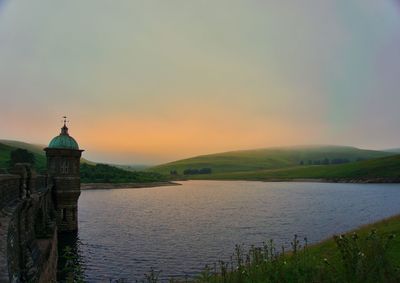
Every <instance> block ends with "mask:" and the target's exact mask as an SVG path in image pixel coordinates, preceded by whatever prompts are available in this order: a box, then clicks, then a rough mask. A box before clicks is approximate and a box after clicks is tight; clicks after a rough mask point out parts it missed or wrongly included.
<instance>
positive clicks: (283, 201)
mask: <svg viewBox="0 0 400 283" xmlns="http://www.w3.org/2000/svg"><path fill="white" fill-rule="evenodd" d="M182 184H183V185H182V186H171V187H157V188H143V189H114V190H88V191H82V194H81V196H80V199H79V215H78V216H79V233H78V235H77V238H78V239H77V246H76V247H77V252H78V255H79V258H80V260H81V262H82V266H83V268H84V270H85V280H86V281H87V282H109V279H113V280H115V279H118V278H125V279H126V280H127V282H132V281H133V282H134V281H135V280H136V279H137V280H141V279H143V277H144V273H148V272H149V271H150V268H154V269H155V270H161V271H162V273H161V275H160V277H161V278H163V279H166V278H170V277H179V278H185V276H188V277H193V276H195V275H196V274H198V273H199V272H200V271H201V270H202V269H203V268H204V266H205V265H206V264H211V265H212V264H213V263H214V262H217V261H218V260H227V259H229V258H230V256H231V255H232V253H233V251H234V247H235V245H236V244H244V245H246V246H248V245H251V244H255V245H261V244H262V242H264V241H268V240H269V239H274V240H275V242H276V243H277V244H278V245H281V244H284V245H286V246H289V244H290V241H291V240H292V239H293V235H294V234H297V235H299V236H300V238H301V239H302V238H304V237H305V236H306V237H307V238H308V240H309V242H317V241H320V240H322V239H325V238H327V237H329V236H331V235H332V234H335V233H341V232H344V231H347V230H350V229H353V228H356V227H358V226H360V225H362V224H366V223H369V222H373V221H376V220H379V219H382V218H385V217H388V216H391V215H394V214H398V213H400V205H399V204H400V186H399V185H393V184H328V183H265V182H246V181H235V182H233V181H187V182H182Z"/></svg>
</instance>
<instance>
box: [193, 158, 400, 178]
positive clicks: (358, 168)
mask: <svg viewBox="0 0 400 283" xmlns="http://www.w3.org/2000/svg"><path fill="white" fill-rule="evenodd" d="M191 178H192V179H201V178H203V179H215V180H218V179H220V180H255V181H268V180H270V181H277V180H279V181H285V180H288V181H289V180H296V179H323V180H327V181H352V180H354V181H372V182H373V181H382V182H385V181H388V182H393V181H397V182H400V155H395V156H389V157H383V158H377V159H371V160H365V161H359V162H353V163H348V164H341V165H329V166H324V165H319V166H296V167H291V168H283V169H275V170H259V171H253V172H234V173H221V174H213V175H207V176H203V175H196V176H191Z"/></svg>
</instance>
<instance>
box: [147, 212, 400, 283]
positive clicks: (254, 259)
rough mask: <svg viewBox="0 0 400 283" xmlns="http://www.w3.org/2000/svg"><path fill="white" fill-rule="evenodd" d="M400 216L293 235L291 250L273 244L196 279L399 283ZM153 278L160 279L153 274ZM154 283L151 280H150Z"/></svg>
mask: <svg viewBox="0 0 400 283" xmlns="http://www.w3.org/2000/svg"><path fill="white" fill-rule="evenodd" d="M396 235H400V216H395V217H391V218H389V219H385V220H383V221H380V222H377V223H374V224H370V225H367V226H364V227H361V228H359V229H356V230H354V231H352V232H349V233H346V234H344V235H340V236H335V237H333V238H331V239H328V240H325V241H323V242H321V243H319V244H316V245H313V246H308V245H307V240H306V239H304V240H299V239H298V238H297V237H294V239H293V241H292V243H291V251H290V252H289V253H287V252H285V251H284V250H280V249H279V247H275V246H274V244H273V242H272V241H271V242H268V243H266V244H264V246H262V247H252V248H251V249H250V250H249V251H248V252H244V250H243V248H242V247H240V246H237V247H236V249H235V252H234V254H233V256H232V259H231V261H230V262H222V261H220V262H219V263H218V264H216V265H214V266H213V267H206V268H205V269H204V271H203V272H202V273H201V274H200V275H199V277H198V279H196V280H193V282H212V283H222V282H224V283H225V282H348V283H350V282H351V283H353V282H360V283H361V282H371V283H372V282H374V283H375V282H400V237H396ZM149 277H150V278H151V277H152V278H153V279H154V278H155V276H154V273H152V274H150V276H149ZM149 282H151V281H149Z"/></svg>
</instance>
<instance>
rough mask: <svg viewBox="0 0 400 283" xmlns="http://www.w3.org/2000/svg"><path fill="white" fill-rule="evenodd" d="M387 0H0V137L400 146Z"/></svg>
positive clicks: (121, 144) (178, 154)
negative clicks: (65, 121) (66, 130)
mask: <svg viewBox="0 0 400 283" xmlns="http://www.w3.org/2000/svg"><path fill="white" fill-rule="evenodd" d="M399 107H400V1H397V0H379V1H377V0H332V1H321V0H302V1H298V0H296V1H282V0H276V1H267V0H265V1H262V0H258V1H255V0H254V1H253V0H250V1H249V0H242V1H236V0H223V1H222V0H198V1H194V0H193V1H188V0H180V1H177V0H168V1H165V0H159V1H148V0H143V1H136V0H119V1H110V0H107V1H105V0H104V1H103V0H68V1H54V0H38V1H18V0H14V1H2V0H0V139H14V140H21V141H26V142H33V143H40V144H47V143H48V142H49V141H50V139H51V138H52V137H54V136H55V135H57V134H58V133H59V128H60V127H61V126H62V123H61V117H62V116H63V115H67V116H68V117H69V120H70V123H69V127H70V133H71V135H72V136H74V137H75V138H76V139H77V141H78V143H79V145H80V146H81V147H82V148H84V149H85V150H86V152H85V153H84V157H86V158H88V159H91V160H94V161H102V162H115V163H117V162H118V163H152V164H154V163H160V162H166V161H172V160H175V159H180V158H184V157H190V156H193V155H199V154H205V153H213V152H220V151H228V150H235V149H249V148H260V147H269V146H281V145H284V146H286V145H302V144H339V145H353V146H358V147H362V148H374V149H383V148H392V147H400V111H399Z"/></svg>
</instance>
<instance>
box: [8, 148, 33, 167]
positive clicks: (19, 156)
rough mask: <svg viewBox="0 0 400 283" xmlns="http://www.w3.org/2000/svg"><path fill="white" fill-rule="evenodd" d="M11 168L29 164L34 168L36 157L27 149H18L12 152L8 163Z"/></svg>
mask: <svg viewBox="0 0 400 283" xmlns="http://www.w3.org/2000/svg"><path fill="white" fill-rule="evenodd" d="M8 163H9V164H8V165H9V166H10V167H13V166H14V165H15V164H17V163H29V164H31V165H32V166H34V165H35V156H34V155H33V153H32V152H30V151H27V150H26V149H21V148H17V149H15V150H13V151H11V152H10V160H9V162H8Z"/></svg>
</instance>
